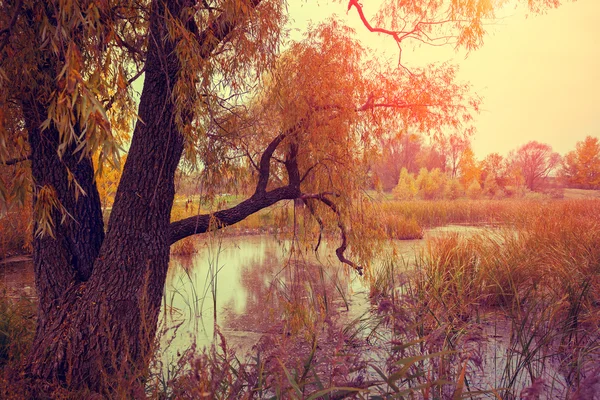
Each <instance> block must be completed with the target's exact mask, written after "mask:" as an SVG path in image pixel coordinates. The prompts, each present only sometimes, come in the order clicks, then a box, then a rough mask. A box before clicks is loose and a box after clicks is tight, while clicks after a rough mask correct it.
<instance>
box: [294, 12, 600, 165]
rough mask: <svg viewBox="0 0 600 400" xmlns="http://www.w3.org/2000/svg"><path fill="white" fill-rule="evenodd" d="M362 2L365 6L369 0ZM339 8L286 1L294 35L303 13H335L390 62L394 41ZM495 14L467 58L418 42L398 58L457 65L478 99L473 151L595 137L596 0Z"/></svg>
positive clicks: (567, 144) (315, 16) (558, 147)
mask: <svg viewBox="0 0 600 400" xmlns="http://www.w3.org/2000/svg"><path fill="white" fill-rule="evenodd" d="M363 4H364V5H365V10H366V9H367V8H368V5H369V3H368V2H367V1H363ZM346 9H347V4H346V3H342V4H328V3H327V2H324V1H321V2H318V1H308V2H305V1H291V2H290V5H289V11H290V16H291V18H293V19H294V21H293V22H292V23H291V25H290V26H291V27H292V28H293V29H295V30H296V32H295V33H293V37H300V32H301V31H302V30H304V29H305V28H306V26H307V23H308V21H309V20H313V22H318V21H319V20H322V19H324V18H325V17H327V16H329V15H331V13H332V12H335V13H337V14H338V15H339V16H340V17H341V18H342V19H344V20H345V21H346V22H347V23H348V25H350V26H353V27H354V28H355V29H356V30H357V33H358V34H359V37H360V38H361V39H363V40H366V41H368V43H369V45H370V46H372V47H375V48H376V49H377V51H378V52H381V53H383V54H386V55H387V56H388V57H390V58H395V59H396V61H397V57H398V53H397V52H398V50H397V46H396V45H395V43H394V41H393V40H392V39H391V38H389V37H385V36H382V35H376V34H372V33H370V32H368V31H367V30H366V28H364V27H363V26H362V25H361V23H360V20H359V18H358V15H357V13H356V10H355V9H353V10H351V11H350V13H349V14H348V15H346ZM502 13H503V15H506V16H505V17H504V18H502V19H501V20H499V21H496V22H495V23H494V25H491V26H489V27H488V32H489V35H488V36H487V37H486V38H485V39H484V40H485V44H484V45H483V47H481V48H480V49H479V50H477V51H475V52H472V53H471V54H470V55H469V56H468V58H466V59H465V53H460V54H457V53H456V52H454V51H453V50H452V49H440V48H437V47H426V46H424V47H421V48H418V49H415V50H414V51H410V50H409V49H406V50H404V51H403V54H402V61H403V64H405V65H407V66H409V67H410V66H411V65H412V66H418V65H422V64H423V63H424V62H432V61H440V62H441V61H448V60H452V62H453V63H455V64H458V65H459V66H460V72H459V75H458V76H459V79H460V80H462V81H469V82H471V84H472V85H473V89H474V91H475V92H476V93H477V94H479V95H480V96H482V97H483V100H484V102H483V105H482V112H481V113H480V114H479V115H476V116H475V119H476V121H475V125H476V128H477V132H476V134H475V136H474V138H473V149H474V151H475V154H476V156H477V157H478V158H483V157H484V156H485V155H487V154H489V153H492V152H499V153H501V154H503V155H506V153H508V152H509V151H510V150H512V149H515V148H517V147H518V146H521V145H523V144H525V143H526V142H528V141H530V140H537V141H540V142H544V143H548V144H550V145H551V146H552V147H553V148H554V150H555V151H558V152H559V153H561V154H565V153H566V152H568V151H570V150H573V149H574V148H575V143H576V142H577V141H580V140H583V139H584V138H585V137H586V136H588V135H591V136H595V137H600V98H599V96H600V0H578V1H576V2H575V3H571V2H568V3H566V4H563V5H562V6H561V7H559V8H558V9H555V10H550V11H548V12H547V13H546V14H544V15H530V16H529V17H527V16H526V13H525V11H524V10H522V9H514V8H510V9H507V10H503V12H502Z"/></svg>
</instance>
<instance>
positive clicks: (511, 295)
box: [377, 201, 600, 399]
mask: <svg viewBox="0 0 600 400" xmlns="http://www.w3.org/2000/svg"><path fill="white" fill-rule="evenodd" d="M507 204H510V205H511V206H512V208H502V207H504V206H505V205H507ZM493 205H494V206H498V204H497V203H493ZM499 207H501V208H500V209H499V208H498V207H493V208H492V209H491V212H490V214H491V215H494V216H498V218H499V219H500V220H501V221H504V223H505V224H506V225H505V226H504V228H501V229H493V230H492V229H490V231H489V232H487V233H486V234H483V235H477V236H471V237H461V236H459V235H457V234H453V235H449V236H446V237H442V238H437V239H434V240H432V241H431V242H430V243H429V245H428V247H427V249H426V250H425V251H424V252H423V253H422V254H421V255H420V256H419V257H417V259H416V260H415V263H414V264H415V270H414V272H412V273H411V275H410V276H405V277H404V278H399V277H396V278H395V281H396V282H398V281H399V280H401V279H404V282H403V284H402V285H398V284H395V285H389V286H388V288H387V290H386V289H385V285H381V284H380V285H379V287H380V288H379V291H378V293H379V294H380V295H381V298H380V300H378V301H377V303H378V304H379V311H380V315H381V316H382V318H383V320H384V321H385V322H386V325H387V326H390V327H391V332H392V342H394V341H395V342H398V343H399V344H400V345H399V346H398V347H396V348H392V351H391V352H390V353H391V355H390V360H395V357H406V356H407V355H411V356H413V357H422V356H426V355H431V354H436V353H437V354H440V352H441V353H443V352H449V353H448V354H447V355H445V356H444V357H443V358H445V362H442V361H440V360H436V361H433V360H432V361H428V362H423V364H422V365H421V369H420V370H415V373H419V374H429V376H430V377H431V378H435V377H437V379H448V377H451V376H454V377H458V378H459V379H461V380H462V381H463V382H464V383H465V385H466V386H464V387H463V389H468V390H469V391H471V392H473V391H475V392H477V391H486V390H487V391H492V392H494V393H496V394H497V395H498V396H499V397H500V398H503V399H512V398H519V397H523V396H525V395H528V396H529V395H531V396H532V397H529V398H537V397H535V396H533V394H536V393H537V394H539V396H546V398H571V397H572V396H575V393H582V390H588V393H590V392H589V387H588V386H589V385H597V383H594V381H593V378H594V376H595V375H596V374H597V372H598V369H597V368H598V367H597V366H598V363H600V322H599V321H600V202H598V201H555V202H527V203H522V202H519V203H506V202H502V204H501V205H500V206H499ZM475 210H477V211H475V212H477V213H478V212H482V213H483V210H479V209H477V208H476V209H475ZM439 212H440V213H441V212H442V211H439ZM470 213H471V214H470V215H473V214H472V211H471V212H470ZM482 215H483V214H482ZM390 263H391V265H392V266H393V265H394V260H391V261H390ZM387 269H388V272H386V274H387V275H388V276H389V275H390V273H389V269H390V267H389V266H388V268H387ZM407 343H408V344H412V345H411V346H407ZM415 346H416V347H415ZM408 349H411V350H412V352H408V353H407V351H408ZM454 352H456V353H454ZM461 366H462V368H461ZM429 380H431V379H429ZM467 383H468V385H467ZM597 389H600V388H597ZM449 393H451V389H446V392H445V394H446V395H449ZM532 393H533V394H532ZM442 394H443V393H440V395H442Z"/></svg>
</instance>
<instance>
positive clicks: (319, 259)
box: [0, 226, 484, 354]
mask: <svg viewBox="0 0 600 400" xmlns="http://www.w3.org/2000/svg"><path fill="white" fill-rule="evenodd" d="M483 229H484V228H475V227H465V226H446V227H440V228H434V229H430V230H428V231H427V232H426V233H425V238H424V239H421V240H408V241H396V242H394V243H393V246H395V249H396V254H397V255H398V256H399V257H400V256H401V257H403V258H404V259H405V260H411V259H413V258H414V256H415V255H416V254H417V253H418V252H419V251H420V249H422V248H424V247H425V244H426V241H427V239H430V238H432V237H437V236H440V235H444V234H447V233H451V232H459V233H462V234H473V233H476V232H479V231H481V230H483ZM197 247H198V250H199V251H198V253H196V254H194V255H192V256H188V257H172V259H171V265H170V268H169V272H168V276H167V282H166V286H165V294H164V300H163V312H162V315H161V329H162V331H163V333H164V335H163V339H162V346H164V347H168V348H169V350H168V353H170V354H176V353H178V352H181V351H182V350H184V349H186V348H188V347H189V346H190V344H191V343H192V342H193V341H195V343H196V344H197V345H198V346H199V347H202V346H206V345H210V344H211V343H212V341H213V337H214V334H215V326H218V329H219V330H220V332H221V333H222V334H223V335H224V336H225V337H226V338H227V341H228V343H229V345H230V346H232V347H234V348H237V349H238V350H241V351H243V352H245V351H246V350H249V349H250V348H251V347H252V346H253V345H254V344H255V343H256V342H257V341H258V340H259V339H260V337H261V336H262V335H264V334H265V333H281V332H282V331H283V330H285V329H286V327H285V326H283V324H282V323H281V320H282V318H281V316H282V313H284V312H285V311H286V305H289V303H290V300H292V299H290V297H293V296H299V297H300V300H303V301H306V302H309V303H310V302H311V301H313V302H314V301H317V300H316V299H317V298H323V297H325V298H326V299H327V300H326V302H327V304H324V305H323V306H324V307H333V308H335V309H336V310H335V311H337V312H339V313H337V315H338V318H344V319H347V320H348V321H350V320H352V319H353V318H356V317H358V316H360V315H362V314H364V313H365V312H368V309H369V299H368V283H366V282H364V280H363V279H362V278H360V277H358V276H357V275H356V274H355V273H354V272H353V271H349V270H348V268H346V267H344V266H341V265H340V263H339V262H338V261H337V258H336V257H335V253H334V249H335V243H332V244H331V245H330V246H329V247H327V245H326V244H325V245H322V246H321V249H320V250H319V252H318V254H317V255H315V254H314V252H312V251H311V250H310V249H307V248H304V249H299V247H301V246H300V245H298V244H296V245H294V247H293V249H292V242H291V241H289V240H288V241H279V240H277V239H276V238H275V237H273V236H270V235H252V236H236V237H200V238H199V240H198V245H197ZM2 289H4V290H6V293H7V294H8V295H9V296H12V297H19V296H26V297H31V298H35V287H34V277H33V267H32V264H31V261H30V260H27V259H17V260H14V261H12V262H5V263H3V264H1V265H0V290H2ZM296 300H297V299H296Z"/></svg>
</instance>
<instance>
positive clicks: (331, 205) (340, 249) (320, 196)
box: [301, 193, 363, 275]
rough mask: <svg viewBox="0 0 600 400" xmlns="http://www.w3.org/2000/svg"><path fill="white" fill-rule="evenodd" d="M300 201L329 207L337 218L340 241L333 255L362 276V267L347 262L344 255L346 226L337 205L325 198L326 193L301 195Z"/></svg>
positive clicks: (349, 261)
mask: <svg viewBox="0 0 600 400" xmlns="http://www.w3.org/2000/svg"><path fill="white" fill-rule="evenodd" d="M332 195H334V194H332ZM301 199H302V200H304V201H306V200H309V199H314V200H318V201H320V202H321V203H323V204H325V205H326V206H327V207H329V208H330V209H331V211H333V212H334V213H335V214H336V215H337V218H338V228H339V229H340V237H341V239H342V243H341V244H340V246H339V247H338V248H337V249H336V250H335V254H336V255H337V257H338V259H339V260H340V262H342V263H344V264H346V265H349V266H350V267H352V268H353V269H354V270H356V272H358V274H359V275H362V274H363V267H361V266H360V265H358V264H356V263H355V262H353V261H352V260H349V259H348V258H346V256H345V255H344V253H345V252H346V249H347V248H348V237H347V234H346V226H345V225H344V223H343V222H342V216H341V214H340V210H339V208H338V207H337V205H336V204H335V203H334V202H333V201H332V200H331V199H329V198H328V197H327V194H326V193H318V194H303V195H302V197H301ZM319 240H320V238H319Z"/></svg>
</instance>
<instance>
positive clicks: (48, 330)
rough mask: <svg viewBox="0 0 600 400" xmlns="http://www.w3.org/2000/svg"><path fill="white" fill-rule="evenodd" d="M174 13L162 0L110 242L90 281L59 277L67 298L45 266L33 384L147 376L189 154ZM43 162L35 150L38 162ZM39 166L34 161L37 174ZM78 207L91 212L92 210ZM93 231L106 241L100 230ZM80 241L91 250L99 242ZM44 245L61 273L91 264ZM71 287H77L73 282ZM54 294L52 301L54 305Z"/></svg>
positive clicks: (97, 384)
mask: <svg viewBox="0 0 600 400" xmlns="http://www.w3.org/2000/svg"><path fill="white" fill-rule="evenodd" d="M168 7H169V10H168V13H170V15H173V16H177V15H179V12H180V9H181V4H177V2H169V5H168ZM165 15H166V13H165V9H164V5H163V3H162V2H157V7H156V9H154V10H153V13H152V17H151V21H150V32H149V40H148V43H149V44H148V56H147V61H146V76H145V82H144V89H143V92H142V96H141V99H140V108H139V115H140V119H141V121H143V122H141V121H140V122H138V123H137V125H136V128H135V131H134V135H133V139H132V144H131V147H130V151H129V156H128V158H127V162H126V164H125V166H124V170H123V175H122V178H121V182H120V184H119V189H118V191H117V195H116V198H115V203H114V206H113V210H112V213H111V217H110V220H109V224H108V230H107V233H106V237H105V239H104V240H103V241H102V238H101V237H99V238H98V241H99V242H101V243H102V245H101V247H100V251H99V253H98V252H96V254H91V253H90V254H88V253H85V254H84V255H82V258H81V260H83V261H84V262H93V267H92V268H89V269H88V268H87V267H86V268H83V269H82V271H83V274H78V273H75V272H69V270H68V268H67V269H66V270H65V272H64V273H63V275H61V276H60V281H61V287H60V291H58V292H53V291H51V290H50V289H49V288H48V287H47V285H48V284H50V283H51V282H52V280H50V282H48V281H47V279H48V278H49V277H48V276H46V275H44V272H43V271H38V270H37V268H36V273H37V275H39V278H38V277H37V276H36V280H37V282H38V285H39V286H38V290H39V291H40V293H41V295H42V296H44V299H43V301H42V302H44V303H45V304H44V305H42V310H41V315H43V319H44V323H43V324H41V325H40V327H39V329H38V333H37V335H36V338H35V341H34V346H33V350H32V352H31V353H30V356H29V358H28V362H27V366H26V372H27V373H28V375H29V376H31V377H32V378H34V379H38V380H41V381H43V382H55V383H60V384H62V385H66V386H68V387H69V388H71V389H77V388H88V389H90V390H92V391H98V392H106V390H107V388H108V387H110V386H111V385H114V384H115V382H114V381H111V379H113V378H115V379H116V378H117V377H118V378H119V379H123V380H125V381H124V382H127V381H131V382H135V381H137V380H138V379H139V378H140V377H141V372H143V371H141V370H140V369H139V368H142V369H143V368H144V366H145V365H146V362H145V361H146V360H147V357H148V356H149V355H150V350H151V342H152V341H153V338H154V333H155V330H156V323H157V318H158V313H159V310H160V303H161V298H162V293H163V287H164V283H165V278H166V272H167V266H168V262H169V246H170V238H169V222H170V221H169V219H170V212H171V206H172V203H173V198H174V182H173V181H174V174H175V169H176V168H177V164H178V162H179V159H180V156H181V152H182V150H183V138H182V136H181V135H180V134H179V132H178V130H177V128H176V126H175V119H174V111H175V110H174V104H173V102H172V99H173V96H172V91H173V88H174V85H175V84H176V82H177V71H178V70H179V61H178V59H177V55H176V54H175V52H174V46H175V44H174V43H173V42H172V41H171V40H169V39H168V34H167V32H166V27H165ZM31 128H34V127H33V126H32V127H31ZM33 131H34V132H35V129H33ZM32 147H35V145H32ZM54 154H56V153H55V152H54ZM36 155H37V153H35V152H34V154H33V157H34V159H35V157H36ZM41 158H42V159H43V160H48V159H51V158H52V157H50V156H48V157H41ZM35 165H36V164H35V161H34V171H35V169H36V167H35ZM88 167H90V168H91V165H88V163H87V161H85V160H84V161H83V162H82V163H80V164H77V165H76V168H80V169H85V170H86V171H87V168H88ZM40 168H47V166H40ZM58 170H59V171H60V170H61V168H58ZM62 170H64V168H62ZM92 173H93V171H92ZM49 176H50V178H51V176H52V174H48V173H47V171H46V173H45V174H44V173H41V174H40V177H39V178H36V179H38V181H42V180H44V179H50V178H49ZM92 176H93V175H92ZM65 182H66V181H65V179H64V177H62V176H61V177H57V179H56V181H53V182H50V184H52V185H53V186H54V187H56V188H57V189H60V192H61V193H63V192H64V193H69V192H72V191H73V190H72V188H63V187H62V186H60V185H64V184H65ZM57 185H58V186H57ZM96 197H97V195H96ZM80 201H81V199H80ZM76 204H77V206H81V207H84V204H83V203H82V204H81V205H80V203H79V202H76ZM91 207H92V208H93V212H94V213H95V212H99V210H100V202H99V200H98V201H94V204H93V205H92V206H91ZM89 230H90V231H93V232H95V234H97V235H102V233H101V232H102V227H101V226H100V227H98V226H95V227H89ZM84 231H86V232H87V231H88V228H86V229H84ZM65 236H67V235H65ZM71 238H74V239H75V238H77V235H75V236H73V235H71V236H67V237H66V238H65V239H64V242H65V245H64V247H65V248H68V246H72V244H71V243H70V242H69V240H71ZM48 240H50V239H48ZM81 240H82V242H83V243H87V242H89V241H90V240H91V239H89V238H81ZM93 240H96V238H94V239H93ZM93 240H92V241H93ZM57 241H58V237H57ZM37 242H38V244H36V248H35V252H36V258H38V259H39V258H42V257H45V258H47V261H46V262H47V263H49V264H51V269H53V270H60V268H58V267H57V266H60V265H64V266H65V267H67V266H72V265H78V264H73V263H74V262H75V263H81V262H82V261H80V259H75V260H74V259H73V257H72V256H71V258H69V255H70V254H71V255H72V254H78V253H77V251H78V249H77V248H76V247H75V248H73V247H71V248H68V250H69V251H65V252H61V251H58V250H56V248H53V249H49V248H48V247H51V246H45V245H44V240H38V241H37ZM53 251H54V252H57V253H56V254H55V253H53ZM63 253H64V254H63ZM94 260H95V261H94ZM39 262H40V263H41V264H42V265H43V263H44V261H42V260H40V261H39ZM88 266H90V267H91V265H88ZM61 271H62V270H61ZM87 271H89V272H90V274H89V275H87V274H86V272H87ZM79 275H82V276H79ZM57 280H58V279H57ZM67 281H69V282H70V285H68V287H66V286H65V285H64V282H67ZM46 293H49V294H46ZM46 296H50V300H51V301H50V302H49V303H48V304H46V302H47V299H46ZM41 300H42V299H41Z"/></svg>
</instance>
